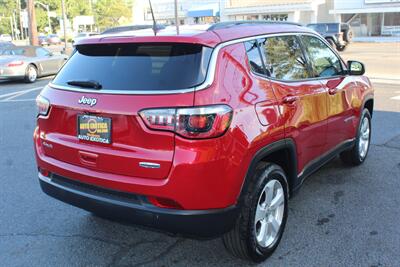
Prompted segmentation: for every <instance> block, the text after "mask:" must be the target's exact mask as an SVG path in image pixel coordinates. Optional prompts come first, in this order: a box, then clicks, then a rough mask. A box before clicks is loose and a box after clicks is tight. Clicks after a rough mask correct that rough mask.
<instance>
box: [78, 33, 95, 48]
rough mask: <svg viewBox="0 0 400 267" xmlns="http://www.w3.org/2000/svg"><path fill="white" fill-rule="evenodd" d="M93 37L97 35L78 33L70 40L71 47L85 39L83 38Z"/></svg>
mask: <svg viewBox="0 0 400 267" xmlns="http://www.w3.org/2000/svg"><path fill="white" fill-rule="evenodd" d="M93 35H98V33H97V32H80V33H78V34H77V35H76V36H75V38H74V39H73V40H72V45H75V44H76V42H78V41H79V40H81V39H85V38H87V37H90V36H93Z"/></svg>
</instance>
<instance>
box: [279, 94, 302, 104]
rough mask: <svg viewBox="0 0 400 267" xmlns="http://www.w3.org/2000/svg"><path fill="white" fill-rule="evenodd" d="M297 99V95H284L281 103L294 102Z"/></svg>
mask: <svg viewBox="0 0 400 267" xmlns="http://www.w3.org/2000/svg"><path fill="white" fill-rule="evenodd" d="M298 99H299V97H298V96H294V95H288V96H285V97H284V98H283V103H285V104H293V103H294V102H296V101H297V100H298Z"/></svg>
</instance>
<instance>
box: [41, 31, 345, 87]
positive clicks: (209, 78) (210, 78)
mask: <svg viewBox="0 0 400 267" xmlns="http://www.w3.org/2000/svg"><path fill="white" fill-rule="evenodd" d="M286 35H295V36H298V35H311V36H314V37H316V38H318V39H320V40H321V41H323V42H324V43H325V44H328V43H327V41H326V40H325V39H324V38H322V37H321V36H319V35H318V34H317V33H312V32H281V33H269V34H260V35H254V36H249V37H243V38H238V39H234V40H230V41H226V42H223V43H220V44H218V45H217V46H215V48H214V49H213V51H212V53H211V59H210V62H209V65H208V69H207V73H206V79H205V81H204V82H203V83H202V84H199V85H198V86H195V87H191V88H186V89H178V90H163V91H156V90H155V91H137V90H136V91H134V90H130V91H128V90H106V89H103V90H92V89H82V88H73V87H70V86H63V85H55V84H53V83H52V82H50V83H49V84H48V86H49V87H51V88H54V89H60V90H66V91H75V92H81V93H96V94H114V95H168V94H184V93H193V92H197V91H201V90H204V89H207V88H208V87H210V86H211V85H212V84H213V82H214V78H215V73H216V67H217V60H218V56H219V52H220V51H221V49H223V48H225V47H227V46H230V45H235V44H240V43H243V45H244V42H247V41H251V40H257V39H260V38H267V37H273V36H286ZM331 50H332V49H331ZM332 52H334V53H335V55H336V56H337V57H338V58H340V60H341V62H342V65H343V66H344V68H343V70H344V72H346V71H347V66H346V65H345V64H344V62H343V59H342V58H341V57H340V56H339V54H338V53H337V52H336V51H333V50H332ZM255 75H257V76H260V77H262V78H266V79H270V80H274V79H272V78H271V77H263V76H262V75H260V74H255ZM343 76H346V74H343V75H340V76H335V77H343ZM335 77H330V78H335ZM326 78H328V77H324V79H326ZM309 80H321V77H315V78H309V79H307V80H297V81H281V82H289V83H290V82H299V81H309ZM278 81H279V80H278Z"/></svg>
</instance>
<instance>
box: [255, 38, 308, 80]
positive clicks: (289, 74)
mask: <svg viewBox="0 0 400 267" xmlns="http://www.w3.org/2000/svg"><path fill="white" fill-rule="evenodd" d="M263 44H264V50H265V56H266V64H265V65H266V68H267V71H268V72H269V74H270V76H271V77H272V78H276V79H279V80H285V81H290V80H301V79H306V78H309V75H308V70H307V63H306V60H305V59H304V55H303V52H302V50H301V47H300V44H299V42H298V40H297V38H296V37H295V36H278V37H269V38H266V39H265V40H264V42H263Z"/></svg>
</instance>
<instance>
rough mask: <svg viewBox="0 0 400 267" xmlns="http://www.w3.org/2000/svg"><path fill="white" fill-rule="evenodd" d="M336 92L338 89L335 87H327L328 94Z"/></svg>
mask: <svg viewBox="0 0 400 267" xmlns="http://www.w3.org/2000/svg"><path fill="white" fill-rule="evenodd" d="M337 92H338V89H337V88H329V89H328V93H329V94H330V95H335V94H336V93H337Z"/></svg>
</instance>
